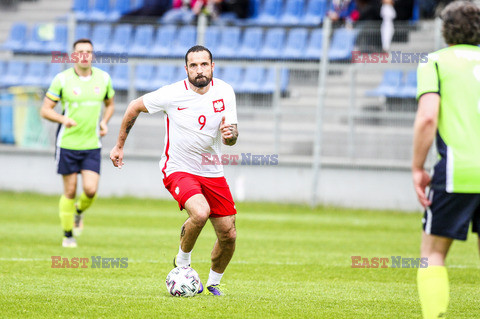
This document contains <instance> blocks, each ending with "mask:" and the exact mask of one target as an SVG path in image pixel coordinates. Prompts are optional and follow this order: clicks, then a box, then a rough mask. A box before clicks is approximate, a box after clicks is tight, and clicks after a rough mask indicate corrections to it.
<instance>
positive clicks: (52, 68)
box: [41, 63, 64, 88]
mask: <svg viewBox="0 0 480 319" xmlns="http://www.w3.org/2000/svg"><path fill="white" fill-rule="evenodd" d="M63 66H64V64H61V63H48V65H47V70H46V73H45V74H46V75H47V76H44V77H43V81H42V83H41V86H42V87H44V88H48V87H50V84H51V83H52V81H53V78H54V77H55V76H56V75H57V74H58V73H60V72H62V69H63Z"/></svg>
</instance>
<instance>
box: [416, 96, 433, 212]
mask: <svg viewBox="0 0 480 319" xmlns="http://www.w3.org/2000/svg"><path fill="white" fill-rule="evenodd" d="M439 109H440V95H439V94H437V93H426V94H423V95H422V96H421V97H420V99H419V100H418V111H417V115H416V117H415V123H414V125H413V158H412V178H413V185H414V187H415V192H416V193H417V197H418V201H419V202H420V204H422V206H423V207H427V206H429V205H430V201H429V200H428V198H427V196H426V194H425V188H426V187H427V186H428V185H429V184H430V175H429V174H428V173H427V172H426V171H425V169H424V165H425V161H426V159H427V156H428V151H429V150H430V147H431V146H432V143H433V140H434V138H435V134H436V132H437V126H438V113H439Z"/></svg>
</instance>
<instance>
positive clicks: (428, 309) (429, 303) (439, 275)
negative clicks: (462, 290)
mask: <svg viewBox="0 0 480 319" xmlns="http://www.w3.org/2000/svg"><path fill="white" fill-rule="evenodd" d="M417 284H418V294H419V296H420V303H421V304H422V313H423V318H424V319H433V318H445V314H446V312H447V308H448V301H449V294H450V292H449V286H448V274H447V268H446V267H445V266H428V267H427V268H419V269H418V274H417Z"/></svg>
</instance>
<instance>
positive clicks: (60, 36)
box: [47, 24, 68, 52]
mask: <svg viewBox="0 0 480 319" xmlns="http://www.w3.org/2000/svg"><path fill="white" fill-rule="evenodd" d="M67 37H68V28H67V26H66V25H65V24H57V25H55V38H54V39H53V40H52V41H49V42H48V43H47V51H62V52H67Z"/></svg>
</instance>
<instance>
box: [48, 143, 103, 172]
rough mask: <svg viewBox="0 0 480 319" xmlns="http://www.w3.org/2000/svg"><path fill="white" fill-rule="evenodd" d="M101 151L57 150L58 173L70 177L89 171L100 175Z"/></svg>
mask: <svg viewBox="0 0 480 319" xmlns="http://www.w3.org/2000/svg"><path fill="white" fill-rule="evenodd" d="M100 153H101V149H100V148H96V149H93V150H84V151H77V150H69V149H66V148H60V147H58V148H57V152H56V156H55V161H56V162H57V173H58V174H62V175H69V174H73V173H80V171H83V170H88V171H94V172H96V173H98V174H100V162H101V154H100Z"/></svg>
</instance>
